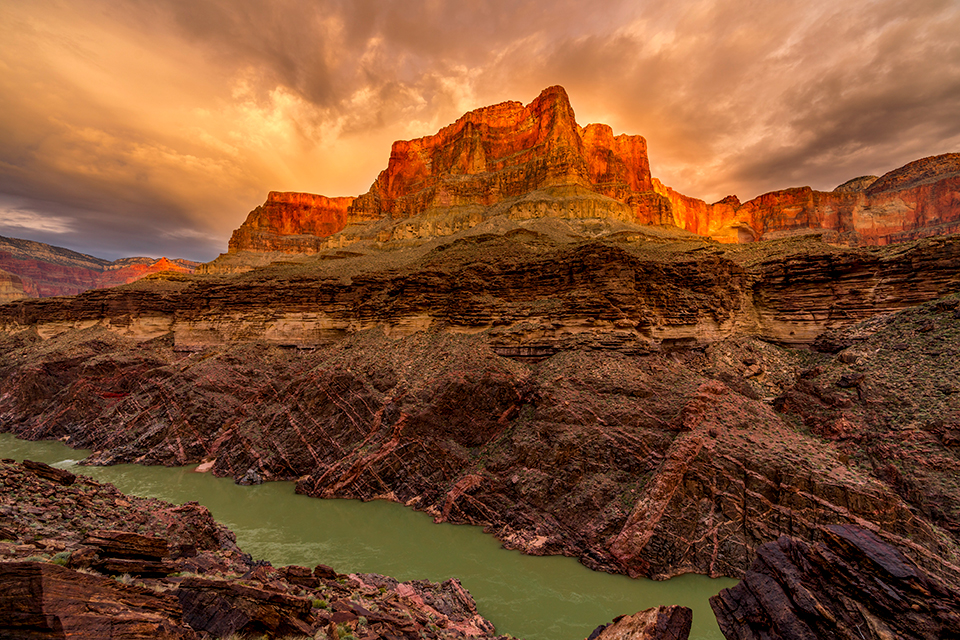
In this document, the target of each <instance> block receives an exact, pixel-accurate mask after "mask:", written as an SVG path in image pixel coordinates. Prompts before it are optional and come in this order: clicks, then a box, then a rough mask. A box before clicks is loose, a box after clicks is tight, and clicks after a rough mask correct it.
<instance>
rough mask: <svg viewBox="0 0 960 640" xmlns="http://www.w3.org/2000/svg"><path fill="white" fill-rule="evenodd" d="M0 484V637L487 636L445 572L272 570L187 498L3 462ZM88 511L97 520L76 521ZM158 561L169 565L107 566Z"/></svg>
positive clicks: (445, 639) (433, 639) (441, 639)
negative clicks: (56, 476)
mask: <svg viewBox="0 0 960 640" xmlns="http://www.w3.org/2000/svg"><path fill="white" fill-rule="evenodd" d="M0 486H2V487H3V489H4V490H3V492H2V493H0V525H2V526H0V531H3V533H2V534H0V537H2V538H4V539H5V540H2V541H0V638H17V639H18V640H19V639H21V638H24V639H37V640H40V639H49V640H59V639H62V638H64V637H70V638H76V639H77V640H100V639H101V638H131V639H138V638H164V639H173V638H183V639H191V640H192V639H194V638H200V637H204V638H206V637H232V635H233V634H236V635H248V634H256V635H257V636H258V637H260V636H264V637H267V638H289V637H292V636H297V637H304V636H306V637H311V638H320V639H322V638H327V639H328V640H337V639H338V638H343V637H344V636H346V635H352V636H354V637H381V638H397V639H399V638H404V639H410V640H413V639H415V638H421V639H425V640H426V639H429V640H464V639H465V638H478V639H480V640H482V639H483V638H491V639H492V638H494V637H495V632H494V628H493V625H492V624H491V623H490V622H489V621H487V620H485V619H484V618H483V617H482V616H481V615H480V614H479V613H478V612H477V609H476V604H475V603H474V601H473V598H472V597H471V596H470V594H469V593H468V592H467V591H466V590H465V589H464V588H463V587H462V586H461V585H460V583H459V582H457V581H456V580H452V579H451V580H448V581H446V582H444V583H439V584H438V583H432V582H427V581H424V580H417V581H410V582H398V581H397V580H394V579H393V578H390V577H387V576H381V575H377V574H360V575H341V574H338V573H336V572H335V571H334V570H333V569H331V568H330V567H327V566H324V565H318V566H317V567H316V568H315V569H314V570H313V571H311V570H310V569H308V568H306V567H296V566H291V567H283V568H281V569H276V568H274V567H273V566H271V565H270V563H268V562H264V561H259V562H254V561H253V560H252V559H251V558H250V556H248V555H246V554H243V553H242V552H241V551H240V550H239V549H238V548H237V546H236V544H234V536H233V533H232V532H230V531H229V530H227V529H225V528H224V527H223V526H222V525H219V524H217V523H216V522H215V521H214V520H213V519H212V518H211V516H210V512H209V511H207V510H206V508H204V507H201V506H200V505H198V504H196V503H187V504H186V505H182V506H179V507H177V506H173V505H170V504H167V503H164V502H161V501H159V500H153V499H145V498H138V497H135V496H128V495H123V494H121V493H120V492H119V491H117V490H116V488H114V487H113V486H112V485H107V484H100V483H98V482H95V481H93V480H91V479H89V478H86V477H84V476H77V477H76V482H75V483H73V484H71V485H67V486H65V485H62V484H60V483H58V482H56V481H54V480H50V479H48V478H46V477H43V476H39V475H36V474H35V473H34V472H32V471H28V470H26V468H24V467H23V466H22V465H17V464H13V463H11V462H10V461H3V462H0ZM91 524H94V525H97V526H101V527H102V528H100V529H96V530H94V531H91V532H89V533H86V528H87V526H90V525H91ZM138 530H141V531H145V532H147V533H148V534H149V535H144V534H141V533H136V531H138ZM160 561H162V562H163V563H167V564H170V565H172V567H171V568H172V569H174V570H175V571H170V570H167V571H165V572H162V573H159V574H157V573H151V572H138V571H125V572H122V573H121V572H119V571H115V570H113V568H114V563H123V562H126V563H140V565H141V566H145V565H146V564H148V563H149V562H157V563H159V562H160ZM64 564H65V565H67V566H62V565H64ZM127 566H128V567H129V566H134V565H133V564H128V565H127ZM180 573H184V574H192V575H190V576H189V577H182V576H180V575H179V574H180ZM106 575H113V576H115V577H113V578H109V577H105V576H106Z"/></svg>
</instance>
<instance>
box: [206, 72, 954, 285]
mask: <svg viewBox="0 0 960 640" xmlns="http://www.w3.org/2000/svg"><path fill="white" fill-rule="evenodd" d="M498 216H505V217H508V218H510V219H513V220H524V219H531V218H538V217H553V218H561V219H569V220H579V221H595V220H598V219H600V220H608V221H616V222H618V223H621V224H623V225H634V226H636V225H672V226H675V227H677V228H679V229H683V230H686V231H689V232H693V233H697V234H700V235H702V236H706V237H710V238H713V239H715V240H719V241H721V242H752V241H754V240H760V239H772V238H778V237H783V236H787V235H795V234H803V233H810V232H823V231H826V232H828V233H829V234H830V235H829V237H830V239H831V241H832V242H836V243H839V244H845V245H854V246H856V245H883V244H888V243H891V242H901V241H905V240H911V239H917V238H921V237H928V236H933V235H942V234H946V233H954V232H957V231H960V154H947V155H943V156H936V157H932V158H925V159H923V160H918V161H916V162H913V163H910V164H908V165H906V166H904V167H901V168H900V169H897V170H895V171H891V172H890V173H888V174H886V175H885V176H882V177H880V178H879V179H878V178H875V177H872V176H867V177H863V178H856V179H854V180H850V181H848V182H846V183H844V184H843V185H841V186H840V187H838V188H837V189H835V190H834V191H832V192H820V191H814V190H812V189H810V188H809V187H799V188H792V189H785V190H781V191H774V192H771V193H767V194H764V195H761V196H759V197H757V198H754V199H753V200H750V201H749V202H744V203H741V202H740V200H739V199H738V198H737V197H736V196H728V197H727V198H724V199H723V200H721V201H719V202H716V203H713V204H708V203H706V202H704V201H703V200H699V199H697V198H692V197H689V196H686V195H683V194H681V193H679V192H677V191H675V190H674V189H671V188H670V187H668V186H665V185H663V184H662V183H661V182H660V181H659V180H657V179H656V178H654V177H652V175H651V171H650V162H649V158H648V156H647V143H646V140H644V139H643V138H642V137H640V136H635V135H623V134H621V135H616V136H615V135H613V131H612V129H611V128H610V127H609V126H607V125H604V124H590V125H587V126H586V127H581V126H580V125H578V124H577V122H576V119H575V116H574V112H573V109H572V107H571V106H570V102H569V99H568V98H567V94H566V92H565V91H564V90H563V88H562V87H549V88H547V89H545V90H544V91H543V92H542V93H541V94H540V95H539V96H538V97H537V98H536V99H535V100H533V101H532V102H531V103H530V104H528V105H523V104H521V103H519V102H504V103H501V104H497V105H493V106H490V107H484V108H481V109H476V110H474V111H471V112H469V113H467V114H465V115H464V116H462V117H461V118H460V119H459V120H457V121H456V122H454V123H453V124H451V125H449V126H447V127H444V128H443V129H441V130H440V131H439V132H437V133H436V134H434V135H432V136H426V137H423V138H418V139H415V140H401V141H398V142H395V143H394V144H393V148H392V149H391V152H390V158H389V161H388V163H387V168H386V169H384V170H383V171H382V172H381V173H380V175H379V176H378V177H377V179H376V180H375V181H374V183H373V185H372V186H371V187H370V190H369V191H368V192H367V193H365V194H363V195H361V196H359V197H357V198H325V197H323V196H314V195H310V194H298V193H277V192H271V193H270V194H269V196H268V197H267V201H266V202H265V203H264V204H263V205H262V206H260V207H257V208H256V209H255V210H254V211H252V212H251V213H250V215H249V216H248V218H247V220H246V222H244V224H243V225H242V226H241V227H240V228H239V229H237V230H236V231H235V232H234V234H233V238H232V239H231V241H230V252H229V254H226V255H225V256H222V257H221V259H218V260H217V261H215V262H214V263H211V264H210V265H206V266H205V267H204V270H205V271H207V272H212V273H215V272H221V273H223V272H231V271H243V270H246V269H248V268H251V267H253V266H261V265H263V264H266V263H268V262H270V261H271V260H275V259H278V258H281V257H282V256H283V254H297V253H299V254H312V253H317V252H319V251H322V250H323V249H327V248H343V247H345V246H348V245H352V244H356V243H361V244H367V245H371V244H373V245H377V246H386V245H388V244H389V243H391V242H397V241H400V242H407V243H409V242H411V241H412V242H422V241H424V240H425V239H430V238H436V237H442V236H449V235H451V234H455V233H457V232H460V231H462V230H464V229H469V228H471V227H475V226H477V225H479V224H481V223H483V222H484V221H485V220H489V219H491V218H496V217H498ZM584 224H587V223H586V222H584ZM238 256H242V257H238ZM258 256H259V257H258Z"/></svg>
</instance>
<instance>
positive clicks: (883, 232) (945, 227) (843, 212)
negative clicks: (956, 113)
mask: <svg viewBox="0 0 960 640" xmlns="http://www.w3.org/2000/svg"><path fill="white" fill-rule="evenodd" d="M714 207H716V205H714ZM716 213H717V212H714V211H711V212H710V214H709V215H711V216H712V217H713V218H717V215H716ZM720 218H722V215H721V216H720ZM734 218H735V219H736V220H737V221H738V222H740V223H741V224H742V225H747V226H749V229H750V231H751V232H752V233H753V236H754V237H755V238H756V239H761V238H762V239H770V238H776V237H781V236H784V235H791V234H794V233H798V232H803V231H805V230H810V229H813V230H820V229H824V230H828V231H832V232H835V234H836V235H835V236H834V237H835V239H836V240H837V241H839V242H841V243H845V244H853V245H885V244H890V243H891V242H903V241H906V240H915V239H917V238H925V237H930V236H935V235H944V234H949V233H957V232H960V154H957V153H951V154H946V155H942V156H933V157H930V158H924V159H922V160H917V161H915V162H911V163H910V164H907V165H905V166H903V167H900V168H899V169H895V170H894V171H891V172H890V173H887V174H886V175H884V176H882V177H880V178H879V179H874V178H871V177H868V178H857V179H854V180H851V181H849V182H847V183H844V184H843V185H841V186H840V187H838V188H837V189H835V190H833V191H831V192H823V191H814V190H812V189H810V188H809V187H801V188H796V189H785V190H783V191H774V192H771V193H767V194H764V195H762V196H759V197H758V198H755V199H753V200H751V201H749V202H746V203H744V204H743V205H741V206H740V207H739V208H738V209H737V210H736V212H735V213H734ZM730 239H732V238H730Z"/></svg>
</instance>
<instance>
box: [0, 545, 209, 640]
mask: <svg viewBox="0 0 960 640" xmlns="http://www.w3.org/2000/svg"><path fill="white" fill-rule="evenodd" d="M196 637H197V636H196V634H195V633H194V632H193V630H191V629H190V628H189V627H187V626H185V625H184V624H183V621H182V619H181V616H180V605H179V604H178V602H177V599H176V598H175V597H173V596H171V595H168V594H163V593H154V592H153V591H150V590H148V589H144V588H141V587H135V586H129V585H123V584H120V583H118V582H116V581H115V580H113V579H110V578H102V577H100V576H94V575H88V574H84V573H79V572H77V571H72V570H70V569H66V568H64V567H60V566H57V565H54V564H49V563H45V562H8V563H0V638H18V639H22V640H46V639H50V640H55V639H56V640H59V639H61V638H71V639H73V640H100V639H101V638H123V640H140V639H143V640H148V639H155V638H161V639H164V640H174V639H177V640H180V639H183V640H188V639H189V640H193V639H194V638H196Z"/></svg>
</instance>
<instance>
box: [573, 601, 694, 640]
mask: <svg viewBox="0 0 960 640" xmlns="http://www.w3.org/2000/svg"><path fill="white" fill-rule="evenodd" d="M692 623H693V611H691V610H690V609H688V608H687V607H681V606H678V605H671V606H669V607H654V608H652V609H645V610H644V611H640V612H638V613H635V614H633V615H632V616H618V617H616V618H614V619H613V622H611V623H610V624H607V625H602V626H599V627H597V628H596V629H594V631H593V633H591V634H590V637H589V638H588V639H587V640H687V638H689V637H690V626H691V624H692Z"/></svg>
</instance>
